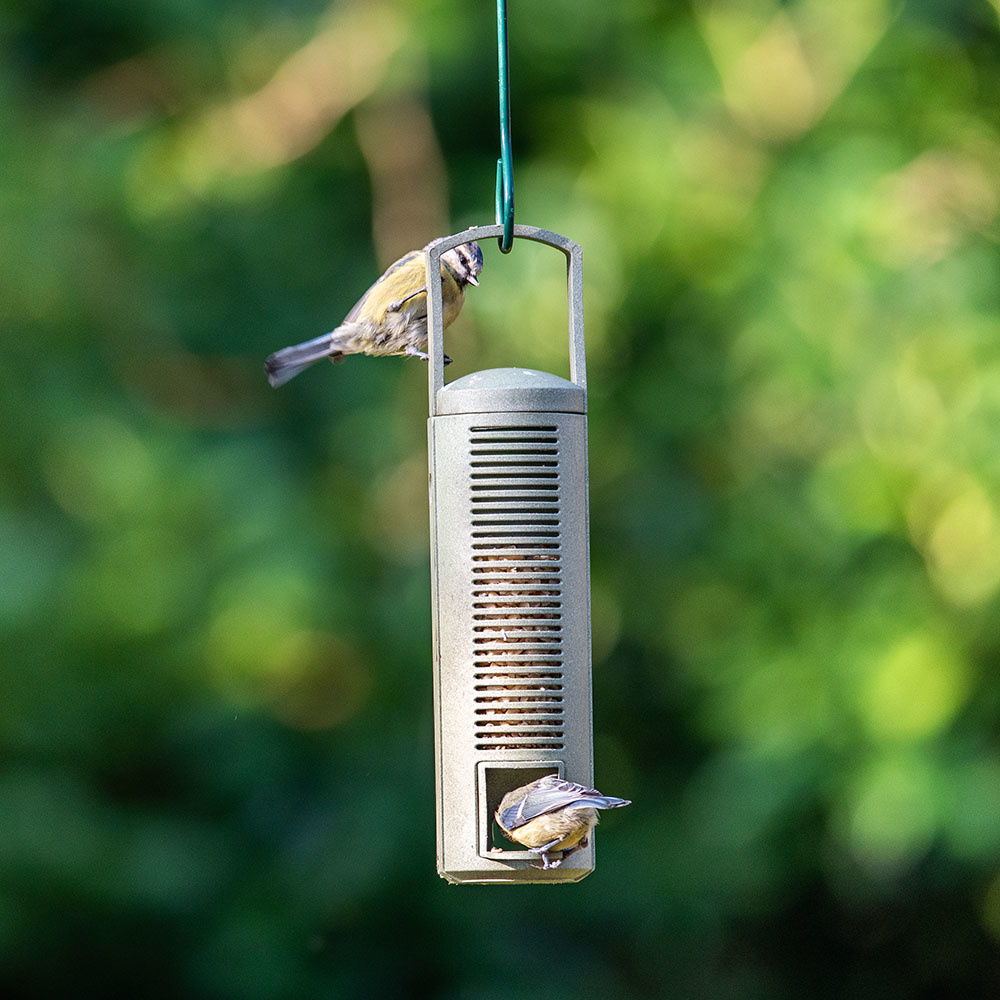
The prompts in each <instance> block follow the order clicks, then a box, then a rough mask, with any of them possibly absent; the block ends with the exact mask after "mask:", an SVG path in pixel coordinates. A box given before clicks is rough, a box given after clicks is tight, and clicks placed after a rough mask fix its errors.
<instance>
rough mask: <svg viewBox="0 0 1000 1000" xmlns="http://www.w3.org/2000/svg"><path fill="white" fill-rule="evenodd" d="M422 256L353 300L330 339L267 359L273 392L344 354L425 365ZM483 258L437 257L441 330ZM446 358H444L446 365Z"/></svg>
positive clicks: (472, 254)
mask: <svg viewBox="0 0 1000 1000" xmlns="http://www.w3.org/2000/svg"><path fill="white" fill-rule="evenodd" d="M426 260H427V256H426V250H412V251H411V252H410V253H408V254H406V255H405V256H403V257H400V258H399V260H397V261H396V263H395V264H393V265H392V266H391V267H390V268H389V269H388V270H387V271H386V272H385V274H383V275H382V277H381V278H379V279H378V281H376V282H375V284H374V285H372V286H371V288H369V289H368V291H367V292H365V294H364V295H362V296H361V298H360V299H359V300H358V302H357V304H356V305H355V306H354V308H353V309H352V310H351V311H350V312H349V313H348V314H347V316H346V317H345V319H344V322H343V323H341V324H340V326H338V327H337V329H336V330H333V331H332V332H330V333H324V334H323V336H322V337H316V338H315V340H307V341H306V342H305V343H303V344H296V345H295V346H294V347H286V348H285V349H284V350H281V351H278V352H276V353H275V354H272V355H271V356H270V357H269V358H268V359H267V361H266V362H264V368H265V369H266V371H267V378H268V381H269V382H270V383H271V385H272V386H275V387H277V386H279V385H284V383H285V382H287V381H288V380H289V379H290V378H294V377H295V376H296V375H298V373H299V372H300V371H302V369H303V368H308V367H309V365H311V364H312V363H313V362H314V361H319V360H320V358H329V359H330V360H331V361H333V362H335V363H336V362H338V361H343V360H344V358H345V357H347V355H348V354H372V355H378V356H381V355H386V354H409V355H412V356H413V357H416V358H423V359H424V360H425V361H426V360H427V354H426V349H427V288H426V285H425V281H426V275H427V272H426ZM482 269H483V252H482V250H480V249H479V244H478V243H463V244H462V245H461V246H457V247H454V248H452V249H451V250H446V251H445V252H444V253H443V254H441V299H442V304H443V306H444V309H443V313H442V317H441V321H442V327H443V328H444V327H447V326H448V325H449V324H450V323H452V322H453V321H454V319H455V317H456V316H458V314H459V312H460V311H461V309H462V302H463V301H464V293H465V286H466V285H478V284H479V281H478V276H479V272H480V271H482ZM450 361H451V358H449V357H447V356H445V364H448V363H449V362H450Z"/></svg>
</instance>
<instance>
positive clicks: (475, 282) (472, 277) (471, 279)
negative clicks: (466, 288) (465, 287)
mask: <svg viewBox="0 0 1000 1000" xmlns="http://www.w3.org/2000/svg"><path fill="white" fill-rule="evenodd" d="M468 281H469V284H470V285H476V286H477V287H478V285H479V281H478V279H477V278H476V276H475V275H474V274H470V275H469V278H468Z"/></svg>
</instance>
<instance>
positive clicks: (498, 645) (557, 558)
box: [427, 225, 594, 883]
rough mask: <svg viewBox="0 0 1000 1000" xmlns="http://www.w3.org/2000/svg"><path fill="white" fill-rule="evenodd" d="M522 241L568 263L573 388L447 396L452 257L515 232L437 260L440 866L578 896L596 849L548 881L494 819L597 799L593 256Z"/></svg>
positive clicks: (545, 377) (476, 382)
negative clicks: (582, 795) (544, 780)
mask: <svg viewBox="0 0 1000 1000" xmlns="http://www.w3.org/2000/svg"><path fill="white" fill-rule="evenodd" d="M513 229H514V232H513V235H514V237H515V238H517V239H527V240H532V241H534V242H536V243H543V244H545V245H546V246H550V247H553V248H555V249H557V250H559V251H561V252H562V253H563V254H564V255H565V257H566V263H567V290H568V299H569V354H570V379H569V381H567V380H566V379H564V378H561V377H559V376H557V375H553V374H550V373H548V372H541V371H534V370H531V369H524V368H494V369H490V370H487V371H479V372H474V373H473V374H471V375H466V376H465V377H463V378H459V379H456V380H455V381H453V382H450V383H449V384H448V385H445V384H444V350H443V331H442V323H441V318H442V299H441V280H440V258H441V254H442V253H444V252H445V251H446V250H449V249H451V248H452V247H455V246H458V245H459V244H461V243H467V242H469V241H470V240H482V239H486V238H489V237H499V236H501V235H502V233H503V231H504V227H503V226H502V225H496V226H481V227H474V228H472V229H468V230H466V231H465V232H462V233H459V234H456V235H453V236H446V237H444V238H443V239H439V240H436V241H435V242H433V243H431V244H430V245H429V246H428V248H427V289H428V343H429V347H428V353H429V357H430V363H429V366H428V367H429V382H430V418H429V420H428V437H429V473H430V522H431V523H430V540H431V581H432V602H433V656H434V735H435V741H434V742H435V758H436V767H435V773H436V791H437V795H436V798H437V866H438V873H439V874H440V875H441V876H442V877H443V878H445V879H447V880H448V881H449V882H455V883H462V882H577V881H579V880H580V879H582V878H584V877H585V876H586V875H588V874H590V872H591V871H593V868H594V847H593V840H592V839H591V841H590V844H589V845H588V846H587V847H584V848H581V849H579V850H577V851H575V852H574V853H572V854H570V855H569V856H568V857H567V858H566V859H565V860H564V861H563V863H562V864H561V865H560V866H559V867H556V868H551V869H548V870H542V868H541V867H540V864H539V859H538V855H537V854H534V853H532V852H530V851H527V850H524V849H522V848H519V847H518V846H517V845H511V844H509V843H508V842H506V841H504V840H503V838H501V837H499V836H498V831H497V829H496V827H495V824H494V820H493V814H494V811H495V810H496V807H497V805H498V804H499V802H500V800H501V799H502V798H503V796H504V795H505V794H506V793H507V792H509V791H511V790H513V789H515V788H517V787H519V786H521V785H524V784H527V783H528V782H529V781H533V780H534V779H536V778H539V777H541V776H542V775H544V774H552V773H555V774H558V775H559V776H560V777H563V778H566V779H568V780H570V781H575V782H579V783H581V784H585V785H587V786H590V785H592V784H593V737H592V711H591V677H590V674H591V651H590V556H589V526H588V502H587V415H586V413H587V407H586V399H587V397H586V369H585V355H584V336H583V251H582V248H581V247H580V246H579V245H578V244H576V243H574V242H573V241H572V240H569V239H566V238H565V237H564V236H560V235H558V234H556V233H551V232H548V231H546V230H544V229H536V228H533V227H531V226H521V225H518V226H514V227H513ZM502 844H506V845H507V846H506V847H505V846H501V845H502Z"/></svg>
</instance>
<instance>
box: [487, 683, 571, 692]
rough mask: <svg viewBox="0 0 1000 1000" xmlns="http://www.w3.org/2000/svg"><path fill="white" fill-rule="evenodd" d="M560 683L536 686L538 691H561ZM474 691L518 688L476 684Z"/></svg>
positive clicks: (515, 689)
mask: <svg viewBox="0 0 1000 1000" xmlns="http://www.w3.org/2000/svg"><path fill="white" fill-rule="evenodd" d="M562 689H563V686H562V684H549V685H548V686H547V687H541V688H538V689H537V690H538V691H562ZM475 690H476V691H517V690H519V688H518V687H517V686H516V685H514V686H512V685H510V684H477V685H476V686H475Z"/></svg>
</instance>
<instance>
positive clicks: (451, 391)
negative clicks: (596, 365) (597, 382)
mask: <svg viewBox="0 0 1000 1000" xmlns="http://www.w3.org/2000/svg"><path fill="white" fill-rule="evenodd" d="M498 411H512V412H518V411H530V412H538V411H548V412H550V413H586V412H587V393H586V390H585V389H584V388H583V386H580V385H577V384H576V383H575V382H570V381H568V380H567V379H564V378H560V377H559V376H558V375H552V374H550V373H549V372H538V371H534V370H533V369H531V368H489V369H487V370H486V371H481V372H473V373H472V374H471V375H463V376H462V377H461V378H457V379H455V381H454V382H449V383H448V384H447V385H446V386H444V387H443V388H441V389H439V390H438V394H437V409H436V412H437V413H438V414H439V415H440V414H445V413H496V412H498Z"/></svg>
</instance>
